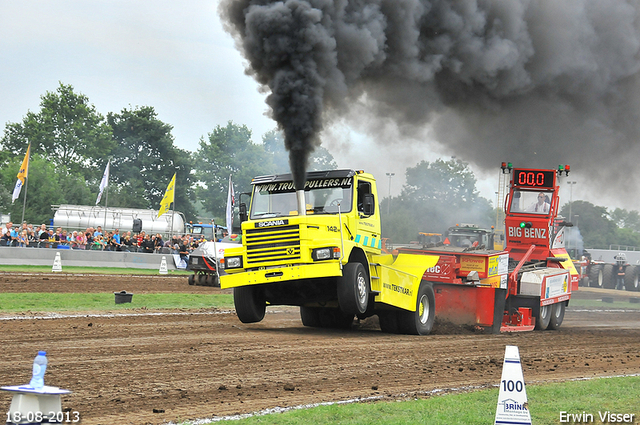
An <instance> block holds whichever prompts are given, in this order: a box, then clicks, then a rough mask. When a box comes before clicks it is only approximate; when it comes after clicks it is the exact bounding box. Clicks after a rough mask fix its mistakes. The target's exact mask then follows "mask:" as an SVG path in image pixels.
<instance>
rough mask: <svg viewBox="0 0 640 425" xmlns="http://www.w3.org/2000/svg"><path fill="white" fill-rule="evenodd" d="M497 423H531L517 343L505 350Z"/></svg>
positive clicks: (504, 424) (507, 424)
mask: <svg viewBox="0 0 640 425" xmlns="http://www.w3.org/2000/svg"><path fill="white" fill-rule="evenodd" d="M494 424H495V425H531V415H530V414H529V404H528V403H527V390H526V389H525V387H524V376H523V375H522V364H521V363H520V352H519V351H518V347H516V346H515V345H507V347H506V348H505V350H504V363H503V365H502V379H501V380H500V394H499V395H498V408H497V409H496V420H495V423H494Z"/></svg>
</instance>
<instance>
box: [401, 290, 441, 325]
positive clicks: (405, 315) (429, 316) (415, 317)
mask: <svg viewBox="0 0 640 425" xmlns="http://www.w3.org/2000/svg"><path fill="white" fill-rule="evenodd" d="M435 319H436V297H435V294H434V292H433V285H432V284H431V283H428V282H422V283H420V289H418V298H417V300H416V311H401V312H398V327H399V328H400V332H402V333H405V334H409V335H429V333H431V329H433V323H434V321H435Z"/></svg>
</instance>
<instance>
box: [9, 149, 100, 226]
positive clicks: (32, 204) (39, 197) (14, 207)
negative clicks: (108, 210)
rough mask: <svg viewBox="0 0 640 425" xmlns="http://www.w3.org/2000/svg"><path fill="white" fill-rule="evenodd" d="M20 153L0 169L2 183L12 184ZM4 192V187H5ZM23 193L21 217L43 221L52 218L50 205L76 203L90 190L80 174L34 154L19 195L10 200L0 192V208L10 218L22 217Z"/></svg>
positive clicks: (19, 162)
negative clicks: (23, 211)
mask: <svg viewBox="0 0 640 425" xmlns="http://www.w3.org/2000/svg"><path fill="white" fill-rule="evenodd" d="M22 159H23V157H15V158H14V159H13V160H12V161H11V162H9V163H8V165H7V166H6V167H3V168H2V169H1V171H0V182H1V183H2V186H3V187H5V188H6V187H7V186H9V187H10V188H11V192H13V186H14V185H15V183H16V181H17V177H16V175H17V172H18V169H19V168H20V164H21V163H22ZM7 192H8V191H7ZM25 195H26V196H27V203H26V208H25V215H24V219H25V220H26V221H27V222H29V223H45V224H48V223H49V220H50V219H51V218H53V210H52V209H51V206H52V205H59V204H80V203H83V200H86V199H88V198H90V197H91V196H92V195H91V192H90V189H89V188H88V187H87V185H86V183H85V181H84V178H83V177H82V176H81V175H77V174H76V175H74V174H70V173H69V172H68V170H60V169H58V168H57V167H56V165H55V164H53V163H51V162H50V161H48V160H47V159H46V158H43V157H42V156H40V155H38V154H34V155H32V156H31V161H30V164H29V175H28V177H27V184H26V186H25V187H23V188H22V190H21V192H20V197H19V198H18V199H17V200H16V201H15V203H13V204H12V203H11V195H10V194H8V196H7V197H5V196H0V211H2V212H3V213H10V214H11V217H12V218H13V220H14V221H15V220H19V219H20V217H22V207H23V200H24V196H25Z"/></svg>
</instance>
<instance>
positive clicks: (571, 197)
mask: <svg viewBox="0 0 640 425" xmlns="http://www.w3.org/2000/svg"><path fill="white" fill-rule="evenodd" d="M576 183H577V182H567V184H568V185H569V222H571V207H572V205H573V185H574V184H576Z"/></svg>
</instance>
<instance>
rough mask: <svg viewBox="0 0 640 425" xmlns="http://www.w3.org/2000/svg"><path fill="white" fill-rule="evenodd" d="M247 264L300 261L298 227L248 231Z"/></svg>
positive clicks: (246, 242)
mask: <svg viewBox="0 0 640 425" xmlns="http://www.w3.org/2000/svg"><path fill="white" fill-rule="evenodd" d="M244 243H245V246H246V247H247V264H248V265H249V264H251V265H255V264H257V263H262V262H267V261H285V260H299V259H300V227H299V226H298V225H292V226H281V227H269V228H264V229H248V230H247V233H246V236H245V239H244Z"/></svg>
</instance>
